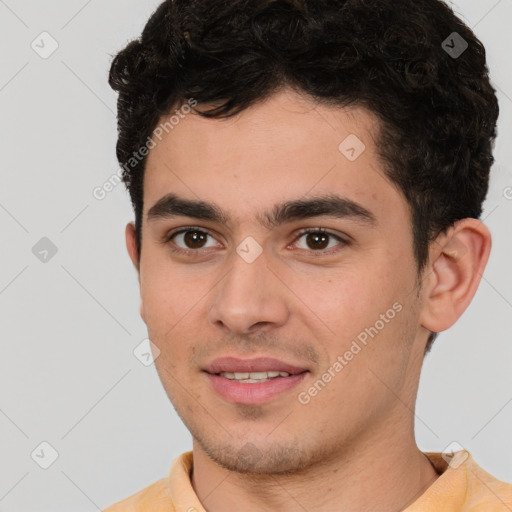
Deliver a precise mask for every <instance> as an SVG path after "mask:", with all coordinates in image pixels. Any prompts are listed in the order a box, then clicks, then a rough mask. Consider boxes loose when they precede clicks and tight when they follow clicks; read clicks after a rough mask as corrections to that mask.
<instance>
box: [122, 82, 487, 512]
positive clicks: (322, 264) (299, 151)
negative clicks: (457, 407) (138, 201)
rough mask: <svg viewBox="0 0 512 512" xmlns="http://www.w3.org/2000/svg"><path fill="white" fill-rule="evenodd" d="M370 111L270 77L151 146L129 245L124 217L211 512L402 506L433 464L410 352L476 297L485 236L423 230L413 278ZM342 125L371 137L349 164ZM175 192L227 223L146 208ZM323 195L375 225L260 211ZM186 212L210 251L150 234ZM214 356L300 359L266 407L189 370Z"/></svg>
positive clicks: (407, 240)
mask: <svg viewBox="0 0 512 512" xmlns="http://www.w3.org/2000/svg"><path fill="white" fill-rule="evenodd" d="M377 126H378V123H377V119H376V117H375V116H374V115H373V114H372V113H371V112H369V111H367V110H365V109H363V108H359V107H351V108H350V109H345V110H340V109H335V108H333V107H328V106H322V105H319V104H316V103H314V102H313V101H312V100H311V99H309V98H306V97H304V96H301V95H299V94H297V93H295V92H292V91H290V90H287V89H283V90H281V91H280V92H278V93H276V94H274V95H273V96H272V97H270V98H269V99H268V100H266V101H264V102H261V103H259V104H257V105H255V106H253V107H251V108H249V109H247V110H245V111H244V112H242V113H241V114H239V115H237V116H236V117H235V118H232V119H229V120H219V119H205V118H201V117H200V116H198V115H194V114H189V115H187V116H185V118H184V119H182V120H181V121H180V123H179V124H178V125H177V126H175V127H174V129H173V130H172V131H170V132H169V133H168V134H166V135H165V136H164V138H163V139H162V141H161V142H159V144H158V145H157V146H156V147H155V148H153V149H152V150H151V151H150V153H149V156H148V160H147V167H146V174H145V179H144V217H143V229H142V233H143V239H142V251H141V257H140V258H139V255H138V254H137V250H136V246H135V234H134V226H133V224H132V223H130V224H128V225H127V227H126V243H127V248H128V252H129V254H130V257H131V259H132V261H133V263H134V265H135V267H136V269H137V272H138V275H139V282H140V291H141V316H142V319H143V320H144V322H145V323H146V324H147V327H148V332H149V337H150V339H151V340H152V341H153V343H154V344H155V345H156V346H157V347H158V348H159V350H160V355H159V357H157V359H156V361H155V364H156V367H157V370H158V373H159V376H160V378H161V380H162V383H163V386H164V388H165V390H166V392H167V394H168V396H169V398H170V400H171V401H172V403H173V405H174V407H175V409H176V411H177V412H178V414H179V415H180V417H181V418H182V420H183V422H184V423H185V425H186V426H187V428H188V429H189V430H190V432H191V434H192V437H193V453H194V467H193V474H192V478H191V481H192V485H193V487H194V490H195V491H196V493H197V495H198V497H199V499H200V500H201V502H202V503H203V505H204V507H205V509H206V510H207V511H209V512H221V511H224V512H225V511H226V510H242V509H243V510H245V511H246V512H252V511H260V510H267V511H273V510H276V511H277V510H283V509H284V510H290V511H303V510H308V511H310V512H313V511H318V512H320V511H332V510H344V511H360V510H365V511H368V512H369V511H374V510H375V511H377V510H379V511H382V510H396V511H399V510H403V509H404V508H405V507H406V506H407V505H408V504H410V503H412V502H413V501H414V500H415V499H416V498H418V497H419V495H421V494H422V493H423V492H424V491H425V490H426V489H427V488H428V486H430V485H431V484H432V483H433V482H434V481H435V479H436V478H437V477H438V475H437V473H436V472H435V470H434V468H433V467H432V465H431V464H430V462H429V461H428V459H427V458H426V457H425V456H424V455H423V454H422V453H421V451H420V450H419V448H418V447H417V445H416V442H415V438H414V412H413V411H414V406H415V400H416V395H417V390H418V382H419V376H420V371H421V366H422V362H423V355H424V351H425V346H426V343H427V338H428V335H429V330H431V331H434V332H440V331H443V330H445V329H447V328H449V327H450V326H451V325H453V324H454V323H455V322H456V320H457V319H458V318H459V317H460V315H461V314H462V313H463V311H464V310H465V309H466V307H467V306H468V305H469V303H470V301H471V299H472V298H473V295H474V293H475V291H476V289H477V287H478V284H479V282H480V276H481V274H482V273H483V270H484V268H485V265H486V263H487V259H488V256H489V252H490V248H491V235H490V233H489V230H488V229H487V228H486V226H485V225H484V224H482V223H481V222H480V221H478V220H476V219H463V220H462V221H459V222H457V223H456V224H455V225H454V226H453V227H452V228H450V229H449V230H448V231H447V232H446V233H445V234H442V235H440V236H439V237H438V238H437V240H435V241H434V242H433V243H432V244H431V246H430V259H429V262H428V265H427V267H426V268H425V270H424V271H423V274H422V275H421V279H420V280H418V279H417V277H418V276H417V267H416V262H415V260H414V256H413V248H412V232H411V212H410V209H409V206H408V204H407V202H406V200H405V199H404V197H403V196H402V195H401V193H400V192H399V191H398V189H397V188H396V187H395V186H394V185H393V184H392V183H391V182H390V181H388V179H387V178H386V177H385V175H384V173H383V170H382V167H381V164H380V161H379V158H378V156H377V151H376V146H375V139H376V128H377ZM349 134H356V135H357V137H358V138H359V139H360V140H361V141H363V142H364V144H365V146H366V149H365V151H364V152H363V153H362V154H361V155H360V156H359V157H358V158H357V159H356V160H355V161H349V160H348V159H347V158H346V157H345V156H344V155H343V154H342V153H341V152H340V151H339V150H338V146H339V144H340V143H341V142H342V141H343V140H344V139H345V138H346V137H347V136H348V135H349ZM171 192H172V193H174V194H176V195H178V196H180V197H183V198H186V199H201V200H203V201H207V202H212V203H215V204H216V205H217V206H218V207H219V208H221V209H222V210H223V211H224V212H225V214H226V215H228V216H229V218H230V223H228V224H219V223H215V222H210V221H204V220H198V219H195V218H190V217H175V218H166V219H165V218H162V219H156V220H155V219H153V220H151V221H148V218H147V212H148V210H149V209H150V208H151V206H152V205H154V204H155V203H156V202H157V201H158V200H159V199H160V198H161V197H162V196H164V195H165V194H168V193H171ZM333 192H334V193H336V194H338V195H342V196H344V197H348V198H350V199H351V200H353V201H356V202H357V203H359V204H361V205H362V206H364V207H365V208H366V209H368V210H370V211H371V212H372V213H373V214H374V215H375V217H376V219H377V223H376V224H375V225H368V224H365V223H362V222H358V221H357V220H355V219H353V218H334V217H324V216H322V217H311V218H306V219H302V220H299V221H293V222H291V223H286V224H283V225H280V226H277V227H273V228H269V227H268V226H267V227H266V226H263V225H261V224H260V223H259V222H258V218H259V217H258V215H259V214H260V213H261V212H263V211H267V210H271V209H272V207H273V206H274V205H275V204H277V203H280V202H282V201H285V200H295V199H304V198H309V197H312V196H313V195H314V196H316V195H324V194H328V193H333ZM186 226H196V227H197V228H201V229H202V230H207V231H209V232H210V233H211V236H209V237H207V239H206V241H205V242H204V244H205V245H206V246H207V247H206V248H202V249H201V248H199V249H197V248H194V247H197V246H193V245H192V248H190V242H189V245H186V241H185V239H184V238H183V236H178V237H175V238H174V239H172V240H171V241H167V242H166V243H162V239H164V238H165V236H166V234H168V233H170V232H171V231H172V230H176V229H177V228H182V227H186ZM304 228H325V229H326V230H328V231H329V232H330V233H333V234H334V235H338V236H340V237H345V238H346V237H350V240H351V243H350V244H348V245H343V244H341V243H340V242H338V241H337V240H336V239H335V238H329V239H328V243H329V246H328V247H327V248H325V249H318V248H317V246H315V245H314V240H313V242H311V241H309V243H308V237H307V235H302V236H301V235H300V234H299V231H300V230H301V229H304ZM248 236H251V237H253V238H254V239H255V240H256V241H257V242H258V243H259V245H260V246H261V248H262V250H263V252H262V254H261V255H260V256H259V257H258V258H257V259H256V260H255V261H254V262H252V263H247V262H246V261H245V260H244V259H243V258H241V257H240V256H239V255H238V254H237V252H236V248H237V246H239V244H240V243H241V242H242V241H243V240H244V239H245V238H246V237H248ZM310 238H311V237H310ZM173 241H174V245H173ZM173 247H180V248H182V249H184V250H185V251H187V250H188V253H187V255H183V254H177V253H175V252H173V251H172V248H173ZM199 247H200V246H199ZM194 251H195V253H199V256H197V255H196V257H195V258H193V257H192V256H191V253H193V252H194ZM322 251H323V252H324V254H321V253H322ZM327 252H329V254H327ZM395 303H399V304H400V305H401V306H402V307H401V310H400V312H399V313H397V314H396V315H395V316H394V318H393V319H392V320H390V321H389V322H387V323H385V326H384V328H382V329H381V330H379V332H378V334H377V335H376V336H375V337H374V338H373V339H372V338H370V339H369V341H368V343H367V345H366V346H364V347H362V350H361V351H360V352H359V353H357V355H355V356H354V357H353V358H352V359H351V360H350V361H348V362H347V364H346V366H344V367H343V369H342V371H339V372H337V373H336V372H335V373H336V376H335V377H334V378H332V379H331V381H330V382H329V383H328V384H327V385H326V386H325V387H324V388H323V389H321V391H320V392H318V393H317V394H316V396H314V397H312V398H311V400H310V402H309V403H307V404H302V403H300V402H299V400H298V398H297V395H298V393H299V392H301V391H304V390H306V391H307V390H308V388H310V387H311V386H312V385H313V384H314V383H315V382H316V381H317V380H318V379H319V378H321V376H322V374H324V372H326V370H327V369H328V368H329V367H332V365H333V363H334V362H335V361H336V360H337V358H338V356H340V355H341V356H343V354H344V353H345V352H346V351H347V350H348V349H349V348H350V346H351V343H352V341H353V340H354V339H356V337H357V336H358V334H359V333H361V332H362V331H364V329H365V328H368V327H370V326H374V325H375V323H376V321H377V320H379V318H382V317H381V316H380V315H382V314H385V313H386V311H387V310H389V309H390V308H392V306H393V304H395ZM227 355H234V356H238V357H241V358H251V357H256V356H269V357H275V358H278V359H281V360H284V361H287V362H289V363H292V364H295V365H298V366H302V367H305V368H308V369H309V373H308V374H307V376H306V378H305V379H304V380H303V381H302V382H301V384H300V385H299V386H298V387H296V388H294V389H292V390H290V391H286V392H285V393H282V394H281V395H278V396H277V397H274V398H273V399H271V400H269V401H268V402H266V403H264V404H261V405H251V406H249V405H244V404H237V403H232V402H229V401H227V400H225V399H224V398H222V397H220V396H219V395H218V394H217V393H216V392H215V391H214V390H213V388H212V387H211V385H210V383H209V381H208V379H207V377H206V375H205V373H204V372H202V368H204V365H205V364H207V363H209V362H211V361H212V360H213V359H215V358H217V357H221V356H227ZM242 455H243V456H242Z"/></svg>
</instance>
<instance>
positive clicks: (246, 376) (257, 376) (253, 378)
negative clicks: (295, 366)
mask: <svg viewBox="0 0 512 512" xmlns="http://www.w3.org/2000/svg"><path fill="white" fill-rule="evenodd" d="M220 375H221V377H225V378H226V379H230V380H238V381H241V382H246V383H254V382H265V381H267V380H269V379H274V378H275V377H288V376H289V375H290V374H289V373H287V372H277V371H269V372H235V373H231V372H222V373H221V374H220Z"/></svg>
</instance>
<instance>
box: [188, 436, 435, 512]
mask: <svg viewBox="0 0 512 512" xmlns="http://www.w3.org/2000/svg"><path fill="white" fill-rule="evenodd" d="M401 434H403V433H401V432H400V433H397V432H396V431H395V433H394V435H393V434H391V435H389V432H387V433H386V436H384V435H383V433H382V432H381V434H380V436H379V437H380V440H377V439H373V441H372V440H370V439H368V438H366V439H361V438H360V439H358V442H357V448H355V447H354V446H353V445H352V448H351V449H350V450H345V451H343V452H340V453H339V454H337V455H339V456H337V457H333V459H332V460H330V461H325V462H323V463H322V465H321V467H320V466H318V465H317V466H312V467H309V468H308V469H306V470H304V471H301V472H300V473H294V474H285V475H283V474H278V475H247V474H239V473H235V472H232V471H229V470H227V469H225V468H222V467H220V466H219V465H218V464H216V463H215V462H214V461H213V460H212V459H211V458H209V457H208V456H207V455H206V453H205V452H204V451H203V450H202V449H201V448H200V446H198V444H197V442H196V441H195V440H194V450H193V451H194V467H193V474H192V478H191V482H192V486H193V488H194V490H195V492H196V494H197V495H198V497H199V499H200V501H201V502H202V503H203V505H204V507H205V509H206V510H208V512H226V511H228V510H244V511H245V512H259V511H261V510H266V511H268V512H273V511H276V512H277V511H281V510H283V509H285V510H289V511H292V512H295V511H297V512H299V511H300V512H304V510H308V511H309V512H324V511H325V512H326V511H331V510H343V511H344V512H356V511H358V512H359V511H361V510H364V511H365V512H373V511H375V512H377V511H379V512H380V511H382V510H396V511H400V510H404V509H405V508H406V507H407V506H408V505H410V504H411V503H413V502H414V501H415V500H416V499H417V498H418V497H419V496H420V495H421V494H423V493H424V492H425V491H426V489H427V488H428V487H430V485H432V483H433V482H434V481H435V480H436V478H437V477H438V476H439V475H438V474H437V472H436V470H435V469H434V467H433V466H432V464H431V462H430V461H429V460H428V458H427V457H426V456H425V455H424V454H423V453H422V452H421V451H420V450H419V449H418V447H417V446H416V443H415V441H414V435H413V434H411V435H410V436H408V438H407V440H406V439H404V436H403V435H401ZM383 438H384V439H383Z"/></svg>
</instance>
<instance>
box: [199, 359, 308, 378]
mask: <svg viewBox="0 0 512 512" xmlns="http://www.w3.org/2000/svg"><path fill="white" fill-rule="evenodd" d="M203 369H204V371H205V372H207V373H209V374H216V373H222V372H231V373H235V372H265V371H271V370H275V371H278V372H286V373H289V374H291V375H296V374H299V373H303V372H305V371H308V369H307V368H304V367H299V366H295V365H292V364H290V363H285V362H284V361H280V360H279V359H274V358H272V357H256V358H253V359H240V358H238V357H220V358H218V359H215V360H214V361H212V362H211V363H210V364H208V365H206V367H205V368H203Z"/></svg>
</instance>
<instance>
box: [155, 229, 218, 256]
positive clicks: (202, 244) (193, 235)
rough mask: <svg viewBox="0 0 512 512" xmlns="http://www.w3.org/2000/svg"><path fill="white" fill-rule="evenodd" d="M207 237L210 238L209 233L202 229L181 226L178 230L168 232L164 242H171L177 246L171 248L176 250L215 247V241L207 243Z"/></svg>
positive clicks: (185, 250) (184, 250)
mask: <svg viewBox="0 0 512 512" xmlns="http://www.w3.org/2000/svg"><path fill="white" fill-rule="evenodd" d="M208 237H210V238H212V239H213V237H212V236H211V234H210V233H208V232H207V231H204V230H202V229H198V228H195V227H194V226H190V227H186V228H182V229H180V230H179V231H174V232H172V233H169V234H168V235H167V236H166V237H165V240H164V242H171V241H172V242H173V244H174V245H176V246H177V248H173V250H174V251H176V252H190V251H195V250H197V249H208V248H209V247H215V245H216V243H215V242H214V243H211V244H210V245H208V243H207V240H208Z"/></svg>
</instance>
